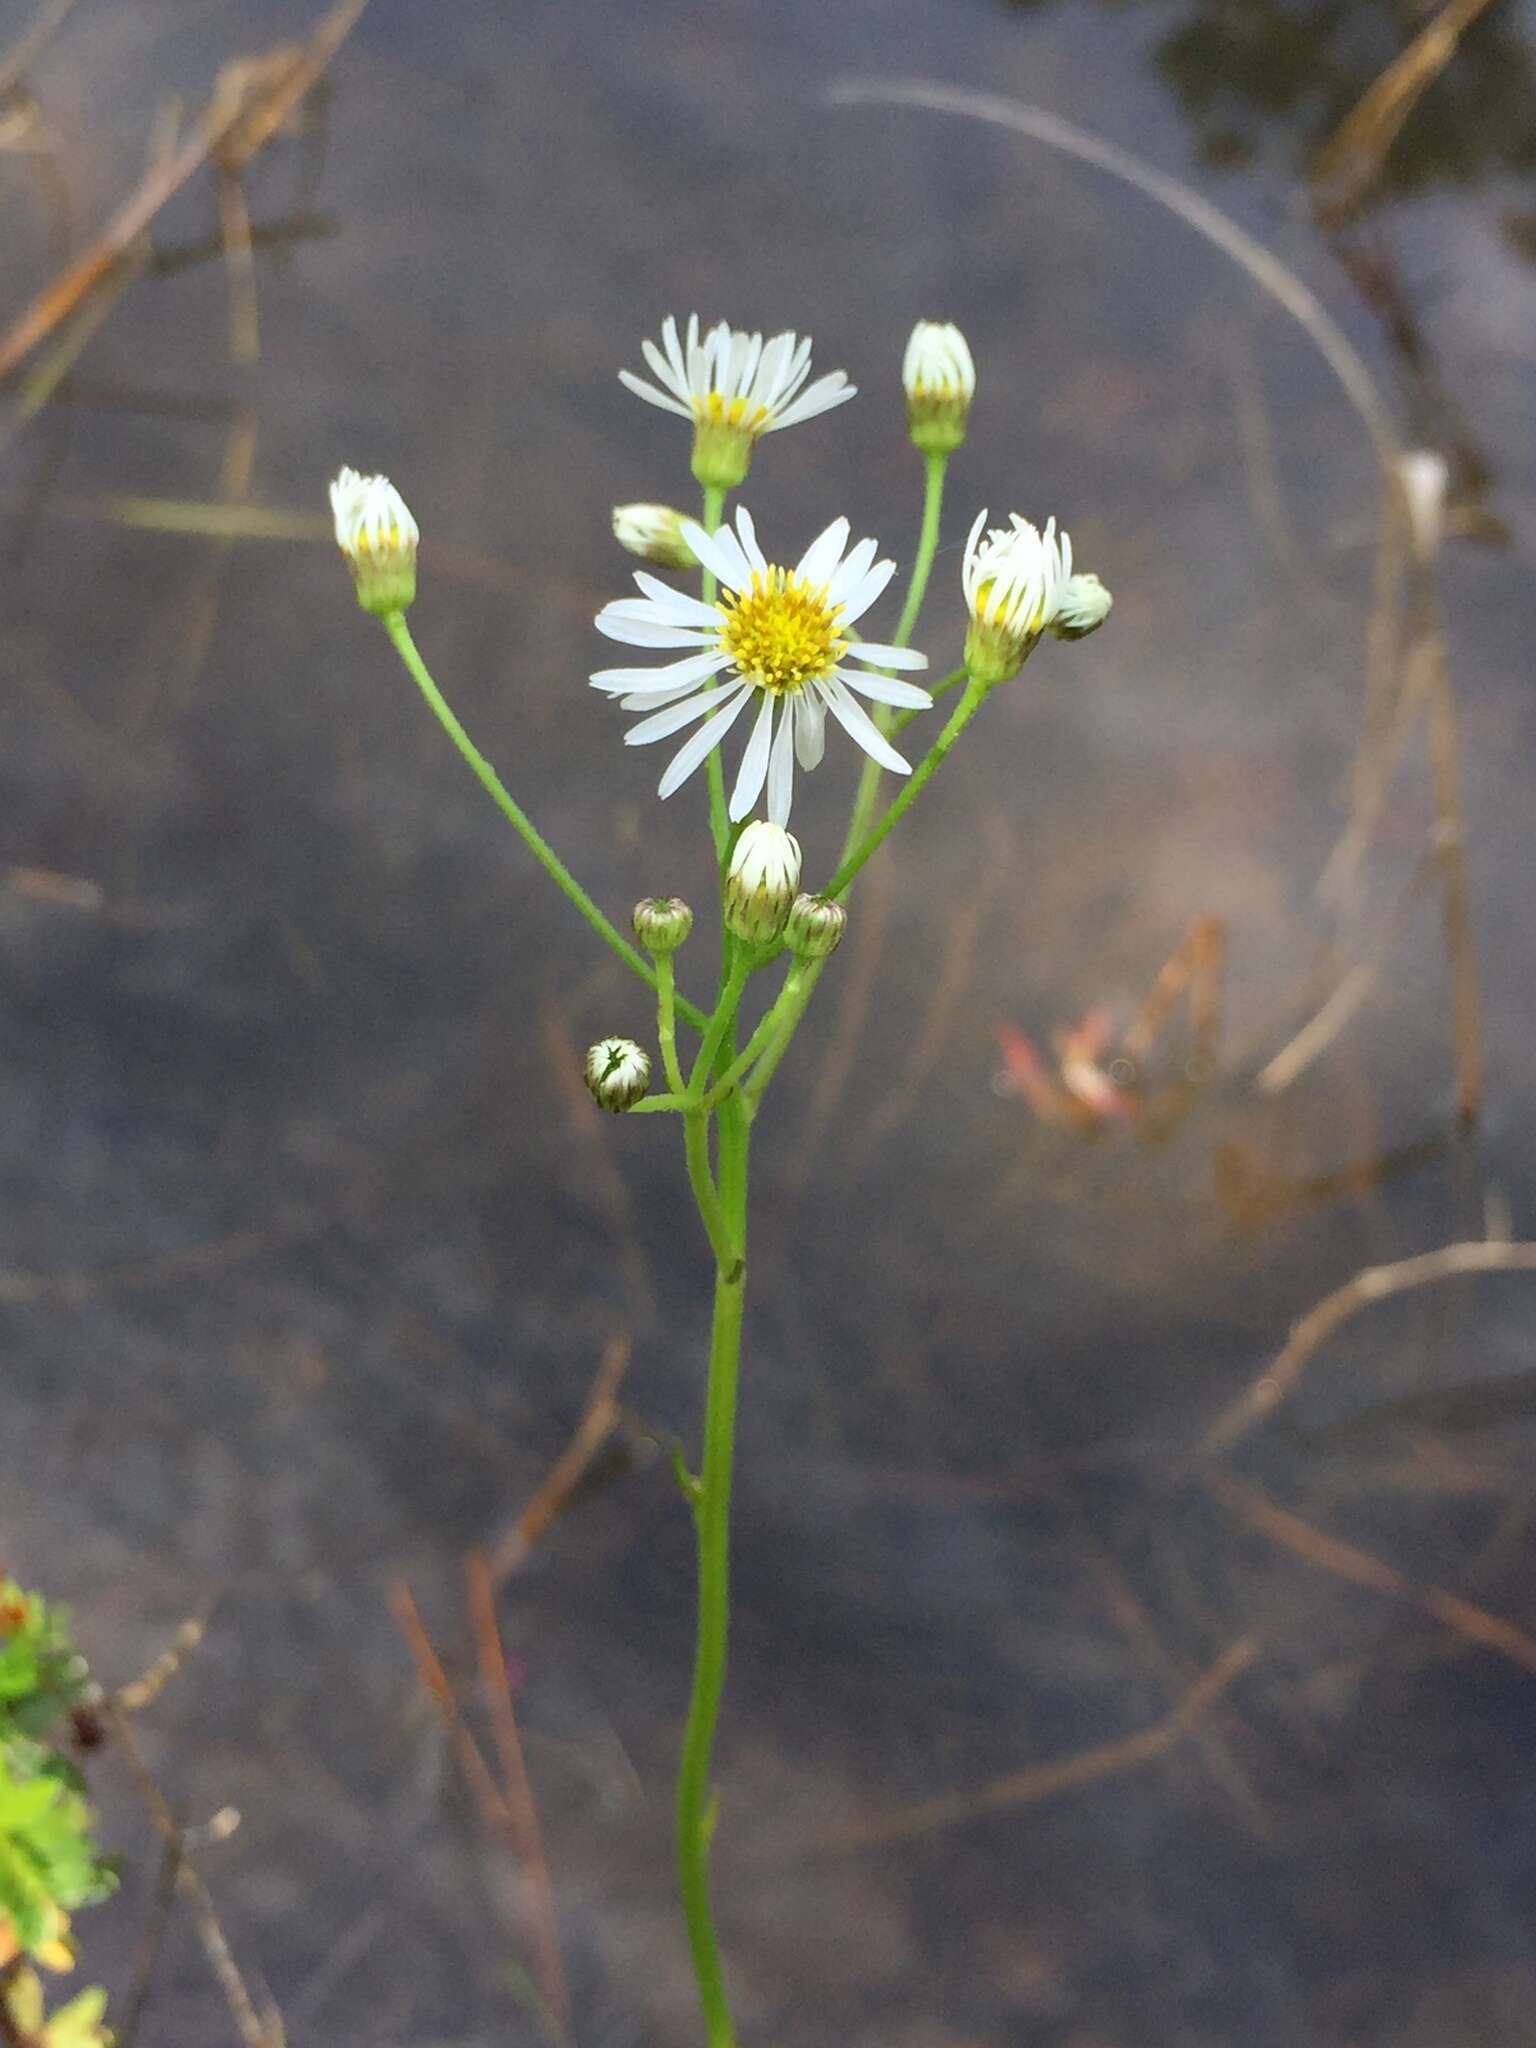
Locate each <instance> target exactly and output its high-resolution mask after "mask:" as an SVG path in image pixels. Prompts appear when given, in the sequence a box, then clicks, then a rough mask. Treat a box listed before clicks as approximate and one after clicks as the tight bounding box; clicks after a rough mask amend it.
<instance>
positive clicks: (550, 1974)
mask: <svg viewBox="0 0 1536 2048" xmlns="http://www.w3.org/2000/svg"><path fill="white" fill-rule="evenodd" d="M464 1572H465V1578H466V1581H467V1584H468V1589H469V1612H470V1620H471V1622H472V1623H473V1626H474V1631H475V1643H476V1648H477V1650H478V1654H479V1661H480V1683H481V1685H482V1687H483V1688H484V1691H485V1696H486V1700H487V1703H488V1705H489V1708H490V1716H491V1732H492V1735H493V1736H494V1738H495V1742H496V1752H497V1757H498V1760H499V1762H500V1764H501V1785H502V1793H503V1796H504V1798H505V1801H506V1806H507V1810H508V1814H509V1816H510V1820H511V1825H512V1832H513V1836H514V1839H515V1842H516V1853H517V1858H518V1861H519V1862H520V1863H521V1865H522V1869H523V1875H524V1878H525V1880H526V1882H527V1886H528V1905H529V1918H530V1920H531V1921H532V1923H533V1927H532V1941H533V1949H534V1956H535V1973H534V1974H535V1981H536V1982H537V1984H538V1986H539V1990H540V1992H541V1994H542V1996H543V2000H544V2006H545V2009H546V2011H547V2012H548V2013H549V2014H550V2015H551V2016H552V2017H553V2019H554V2020H555V2022H556V2029H557V2033H558V2035H559V2038H560V2039H561V2040H562V2041H563V2040H565V2039H567V2038H568V2037H569V2035H570V2031H571V2000H570V1993H569V1991H568V1990H567V1988H566V1982H565V1965H564V1962H563V1961H562V1959H561V1955H560V1928H559V1922H558V1920H557V1918H556V1915H555V1894H554V1887H553V1885H552V1884H551V1883H550V1878H549V1862H548V1859H547V1858H546V1856H545V1854H544V1832H543V1829H542V1828H541V1827H540V1825H539V1809H538V1806H537V1804H536V1803H535V1800H534V1796H533V1786H532V1785H531V1783H530V1782H529V1778H528V1766H527V1763H526V1761H525V1760H524V1757H523V1743H522V1737H521V1736H520V1735H519V1733H518V1728H517V1715H516V1713H515V1712H514V1710H513V1706H512V1686H511V1682H510V1680H509V1678H508V1676H507V1653H506V1651H505V1649H504V1648H503V1646H502V1640H501V1630H500V1628H499V1627H498V1626H497V1623H496V1589H495V1587H494V1585H493V1584H492V1582H491V1573H490V1567H489V1566H488V1565H487V1563H486V1560H485V1558H484V1556H483V1555H482V1554H481V1553H480V1552H479V1551H475V1552H473V1553H472V1554H471V1555H470V1556H469V1557H467V1558H466V1559H465V1560H464Z"/></svg>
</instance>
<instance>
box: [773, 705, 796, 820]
mask: <svg viewBox="0 0 1536 2048" xmlns="http://www.w3.org/2000/svg"><path fill="white" fill-rule="evenodd" d="M792 741H793V734H792V731H791V720H790V707H789V705H787V704H786V705H785V706H784V716H783V717H782V718H781V719H780V720H779V730H778V732H777V734H776V735H775V737H774V742H773V753H772V754H771V755H770V757H769V761H768V822H769V823H770V824H772V825H787V824H788V823H789V808H790V805H791V804H792V803H793V802H794V798H795V753H794V746H793V744H792Z"/></svg>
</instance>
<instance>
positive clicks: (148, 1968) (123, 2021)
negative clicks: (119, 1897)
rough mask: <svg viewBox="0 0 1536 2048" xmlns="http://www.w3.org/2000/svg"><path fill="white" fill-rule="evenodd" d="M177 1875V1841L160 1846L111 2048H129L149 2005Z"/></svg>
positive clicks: (115, 2013) (116, 2009)
mask: <svg viewBox="0 0 1536 2048" xmlns="http://www.w3.org/2000/svg"><path fill="white" fill-rule="evenodd" d="M180 1875H181V1841H180V1838H179V1837H178V1838H177V1839H176V1840H175V1841H171V1842H162V1843H161V1845H160V1863H159V1867H158V1868H157V1870H156V1872H155V1889H154V1894H153V1896H152V1898H151V1899H150V1903H149V1915H148V1918H147V1919H146V1920H145V1922H144V1931H143V1933H142V1934H141V1935H140V1937H139V1945H138V1949H137V1951H136V1952H135V1954H134V1958H133V1974H132V1976H131V1977H130V1978H129V1980H128V1988H127V1990H126V1991H125V1992H124V1993H123V1995H122V1998H121V1999H120V2000H118V2001H116V2003H115V2004H114V2007H113V2013H112V2019H113V2048H133V2043H134V2041H135V2039H136V2037H137V2035H138V2031H139V2022H140V2021H141V2020H142V2019H143V2017H144V2009H145V2007H146V2005H147V2004H148V2002H149V1992H150V1986H151V1985H152V1984H153V1982H154V1978H155V1971H156V1970H157V1969H158V1967H159V1964H160V1953H161V1950H162V1949H163V1948H164V1946H165V1937H166V1933H167V1930H168V1929H169V1927H170V1924H171V1908H172V1907H173V1906H174V1905H175V1903H176V1886H177V1881H178V1879H179V1878H180Z"/></svg>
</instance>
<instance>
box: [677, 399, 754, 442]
mask: <svg viewBox="0 0 1536 2048" xmlns="http://www.w3.org/2000/svg"><path fill="white" fill-rule="evenodd" d="M693 416H694V419H695V420H696V421H697V422H698V424H699V425H700V426H701V427H730V428H733V429H734V430H735V431H737V432H739V433H743V434H750V435H752V436H753V437H754V438H756V436H757V435H758V434H760V433H761V432H762V431H763V428H764V427H765V426H767V424H768V417H769V415H768V408H767V406H766V405H749V404H748V403H747V401H746V399H744V398H727V397H726V396H725V395H724V393H723V392H720V391H711V392H710V393H709V394H708V396H707V397H705V398H696V399H695V400H694V401H693Z"/></svg>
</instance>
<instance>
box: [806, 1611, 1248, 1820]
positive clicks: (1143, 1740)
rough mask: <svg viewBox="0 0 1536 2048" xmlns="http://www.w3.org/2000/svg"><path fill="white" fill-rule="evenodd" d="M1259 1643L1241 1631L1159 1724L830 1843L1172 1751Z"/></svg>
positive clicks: (1033, 1796)
mask: <svg viewBox="0 0 1536 2048" xmlns="http://www.w3.org/2000/svg"><path fill="white" fill-rule="evenodd" d="M1258 1648H1259V1646H1258V1644H1257V1642H1256V1641H1255V1640H1254V1639H1253V1638H1251V1637H1248V1636H1243V1637H1241V1638H1239V1640H1238V1641H1237V1642H1235V1643H1233V1644H1232V1646H1231V1647H1230V1649H1228V1650H1226V1651H1225V1652H1224V1653H1223V1655H1222V1656H1221V1657H1220V1658H1218V1659H1217V1661H1216V1663H1214V1664H1213V1665H1212V1666H1211V1668H1210V1669H1209V1670H1208V1671H1206V1672H1205V1673H1203V1674H1202V1676H1201V1677H1199V1678H1198V1679H1196V1681H1195V1683H1194V1684H1193V1685H1192V1686H1191V1687H1190V1688H1189V1690H1188V1691H1187V1692H1186V1693H1185V1694H1184V1697H1183V1698H1182V1699H1181V1700H1180V1701H1179V1703H1178V1705H1177V1706H1176V1707H1175V1708H1174V1709H1173V1711H1172V1712H1171V1713H1170V1714H1169V1715H1168V1716H1167V1717H1166V1719H1164V1720H1162V1721H1159V1722H1158V1724H1157V1725H1156V1727H1154V1728H1148V1729H1145V1730H1143V1732H1142V1733H1141V1734H1140V1735H1128V1736H1125V1737H1124V1738H1123V1739H1122V1740H1120V1741H1118V1742H1105V1743H1100V1744H1099V1746H1098V1747H1097V1748H1095V1749H1088V1750H1081V1751H1079V1752H1078V1753H1077V1755H1075V1756H1068V1757H1062V1758H1060V1759H1059V1760H1057V1761H1056V1762H1054V1763H1048V1764H1032V1765H1030V1766H1029V1767H1028V1768H1027V1769H1026V1770H1022V1771H1012V1772H1010V1773H1009V1774H1008V1776H1007V1777H1003V1778H994V1779H993V1780H992V1782H991V1783H990V1784H987V1785H980V1786H977V1787H976V1788H975V1789H974V1790H972V1791H969V1792H952V1793H947V1794H945V1795H944V1796H943V1797H942V1798H938V1799H924V1800H922V1801H920V1802H919V1803H918V1804H917V1805H915V1806H909V1807H906V1808H904V1809H902V1810H901V1811H899V1812H897V1813H892V1814H887V1815H884V1816H883V1817H882V1818H880V1819H878V1820H873V1821H868V1822H863V1823H860V1824H858V1825H856V1826H853V1827H849V1828H844V1829H840V1830H839V1831H838V1832H837V1834H836V1835H833V1836H828V1837H826V1838H825V1846H827V1847H828V1848H838V1849H856V1848H857V1849H862V1848H870V1847H873V1846H876V1845H881V1844H884V1843H887V1842H903V1841H909V1840H911V1839H912V1838H913V1837H914V1836H918V1835H932V1834H937V1833H939V1832H940V1831H941V1830H942V1829H944V1828H952V1827H958V1826H960V1825H961V1824H962V1823H963V1822H965V1821H969V1820H978V1819H980V1818H981V1816H982V1815H984V1814H989V1813H1005V1812H1013V1811H1016V1810H1017V1809H1019V1808H1022V1807H1027V1806H1037V1805H1038V1804H1039V1803H1040V1801H1041V1800H1044V1799H1054V1798H1056V1797H1058V1796H1059V1795H1060V1794H1061V1793H1063V1792H1075V1791H1077V1790H1079V1789H1080V1787H1082V1786H1084V1785H1094V1784H1098V1783H1099V1782H1100V1781H1101V1780H1103V1779H1105V1778H1115V1777H1119V1776H1121V1775H1122V1774H1123V1773H1125V1772H1126V1771H1132V1770H1137V1769H1139V1768H1140V1766H1141V1765H1142V1764H1146V1763H1151V1762H1152V1761H1153V1760H1154V1759H1155V1758H1157V1757H1160V1756H1163V1755H1165V1754H1166V1753H1167V1752H1168V1751H1169V1750H1170V1749H1172V1748H1173V1747H1174V1746H1175V1744H1177V1743H1179V1742H1181V1741H1182V1740H1183V1738H1184V1737H1185V1736H1186V1735H1188V1734H1189V1733H1190V1732H1191V1731H1192V1730H1193V1729H1194V1727H1195V1726H1196V1725H1197V1724H1198V1722H1199V1720H1200V1717H1201V1715H1202V1714H1204V1713H1205V1711H1206V1709H1207V1708H1208V1707H1210V1706H1211V1705H1212V1704H1213V1702H1214V1701H1216V1700H1217V1699H1219V1698H1220V1697H1221V1695H1222V1694H1223V1693H1224V1692H1225V1691H1226V1690H1227V1688H1228V1687H1229V1686H1230V1685H1231V1684H1232V1683H1233V1682H1234V1681H1235V1680H1236V1679H1237V1678H1239V1677H1240V1676H1241V1675H1242V1673H1243V1672H1244V1671H1246V1670H1247V1669H1248V1667H1249V1666H1250V1665H1251V1664H1252V1663H1253V1661H1254V1659H1255V1658H1256V1657H1257V1655H1258Z"/></svg>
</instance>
